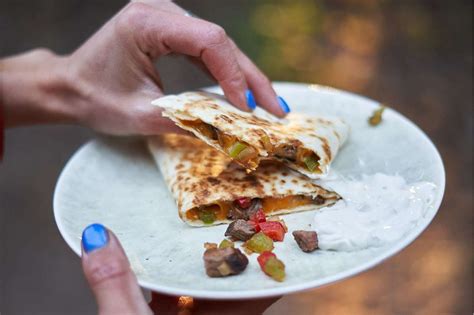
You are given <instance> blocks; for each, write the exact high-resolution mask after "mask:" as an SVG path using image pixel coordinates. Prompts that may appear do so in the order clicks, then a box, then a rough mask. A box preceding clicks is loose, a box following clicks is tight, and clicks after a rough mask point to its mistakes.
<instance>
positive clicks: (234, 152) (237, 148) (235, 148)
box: [229, 141, 247, 158]
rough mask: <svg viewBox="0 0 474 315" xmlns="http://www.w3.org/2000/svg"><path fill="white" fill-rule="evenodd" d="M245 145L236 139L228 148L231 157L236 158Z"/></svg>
mask: <svg viewBox="0 0 474 315" xmlns="http://www.w3.org/2000/svg"><path fill="white" fill-rule="evenodd" d="M245 148H247V145H245V144H243V143H242V142H239V141H236V142H235V143H234V144H233V145H232V146H231V147H230V149H229V155H230V157H231V158H236V157H237V155H239V153H240V152H242V151H243V150H245Z"/></svg>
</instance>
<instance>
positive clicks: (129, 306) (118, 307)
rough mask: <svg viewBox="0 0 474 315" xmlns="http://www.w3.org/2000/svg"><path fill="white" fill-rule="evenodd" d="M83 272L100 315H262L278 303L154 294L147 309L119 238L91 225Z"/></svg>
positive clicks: (84, 242) (86, 232)
mask: <svg viewBox="0 0 474 315" xmlns="http://www.w3.org/2000/svg"><path fill="white" fill-rule="evenodd" d="M82 268H83V270H84V274H85V276H86V279H87V282H88V283H89V286H90V288H91V290H92V292H93V294H94V296H95V298H96V301H97V305H98V309H99V314H100V315H115V314H160V315H168V314H169V315H171V314H173V315H176V314H193V315H200V314H206V315H213V314H215V315H217V314H226V315H229V314H235V315H237V314H245V315H252V314H262V313H263V312H264V311H265V310H266V309H267V308H268V307H270V305H271V304H273V303H274V302H275V301H276V300H277V298H267V299H261V300H251V301H211V300H193V299H192V298H189V297H172V296H166V295H159V294H155V293H153V299H152V301H151V303H150V304H149V305H147V303H146V302H145V299H144V298H143V295H142V293H141V291H140V287H139V286H138V284H137V279H136V277H135V275H134V274H133V272H132V270H131V269H130V264H129V262H128V259H127V257H126V256H125V253H124V251H123V249H122V246H121V245H120V243H119V241H118V239H117V237H116V236H115V235H114V234H113V233H112V232H111V231H109V230H107V229H106V228H105V227H104V226H103V225H101V224H92V225H89V226H88V227H87V228H86V229H85V230H84V232H83V234H82Z"/></svg>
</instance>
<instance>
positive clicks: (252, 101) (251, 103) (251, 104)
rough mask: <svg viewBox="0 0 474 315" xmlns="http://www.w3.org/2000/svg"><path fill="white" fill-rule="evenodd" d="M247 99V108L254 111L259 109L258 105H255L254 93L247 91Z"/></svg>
mask: <svg viewBox="0 0 474 315" xmlns="http://www.w3.org/2000/svg"><path fill="white" fill-rule="evenodd" d="M245 97H246V98H247V106H248V107H249V108H250V109H251V110H254V109H255V107H257V103H255V97H253V93H252V91H250V90H247V91H245Z"/></svg>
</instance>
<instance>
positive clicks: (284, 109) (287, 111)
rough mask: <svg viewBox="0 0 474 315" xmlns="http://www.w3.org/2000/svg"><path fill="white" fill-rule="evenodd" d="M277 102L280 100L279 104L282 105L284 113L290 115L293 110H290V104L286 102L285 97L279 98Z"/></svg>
mask: <svg viewBox="0 0 474 315" xmlns="http://www.w3.org/2000/svg"><path fill="white" fill-rule="evenodd" d="M277 100H278V104H280V107H281V109H283V111H284V112H285V113H287V114H288V113H289V112H290V111H291V110H290V106H288V103H287V102H286V101H285V99H283V97H281V96H278V97H277Z"/></svg>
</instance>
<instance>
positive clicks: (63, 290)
mask: <svg viewBox="0 0 474 315" xmlns="http://www.w3.org/2000/svg"><path fill="white" fill-rule="evenodd" d="M178 3H179V4H180V5H182V6H183V7H184V8H187V9H189V10H191V11H192V12H194V13H195V14H196V15H198V16H200V17H202V18H204V19H207V20H210V21H212V22H215V23H217V24H220V25H222V26H223V27H224V28H225V29H226V30H227V32H228V34H229V35H230V36H232V37H233V38H234V39H235V41H236V42H237V44H238V45H239V46H240V47H241V48H242V49H243V50H244V51H245V52H246V53H247V54H248V55H249V56H250V57H251V58H252V59H253V60H254V61H255V62H256V63H257V64H258V66H260V67H261V68H262V69H263V70H264V71H265V72H266V73H267V74H268V76H269V77H270V78H271V79H272V80H281V81H297V82H310V83H317V84H323V85H330V86H333V87H336V88H340V89H345V90H349V91H352V92H355V93H359V94H363V95H366V96H368V97H371V98H373V99H377V100H379V101H381V102H383V103H385V104H388V105H389V106H391V107H393V108H395V109H396V110H398V111H400V112H401V113H403V114H404V115H406V116H407V117H409V118H410V119H411V120H413V121H414V122H415V123H417V124H418V125H419V126H420V127H421V128H422V129H423V130H424V131H425V132H426V133H427V134H428V135H429V136H430V138H432V139H433V141H434V143H435V144H436V145H437V147H438V149H439V150H440V152H441V155H442V157H443V159H444V162H445V166H446V170H447V188H446V195H445V199H444V202H443V205H442V207H441V210H440V212H439V214H438V215H437V217H436V218H435V220H434V221H433V224H432V225H431V227H430V228H429V229H428V230H427V231H426V232H425V233H423V234H422V236H421V237H420V238H419V239H418V240H417V241H415V242H414V243H413V244H412V245H410V246H409V247H408V248H407V249H406V250H405V251H403V252H402V253H400V254H398V255H396V256H395V257H394V258H391V259H390V260H388V261H387V262H385V263H383V264H381V265H379V266H377V267H376V268H374V269H372V270H370V271H368V272H365V273H363V274H361V275H358V276H356V277H353V278H351V279H349V280H346V281H343V282H340V283H337V284H334V285H330V286H327V287H324V288H320V289H316V290H312V291H309V292H305V293H301V294H295V295H291V296H286V297H283V298H282V299H281V300H280V301H279V302H278V303H277V304H276V305H274V306H273V307H271V308H270V309H269V310H268V311H267V313H266V314H297V315H298V314H430V315H431V314H472V311H473V310H474V308H473V304H472V266H473V264H472V262H473V255H472V218H473V216H472V1H446V0H444V1H443V0H438V1H427V0H426V1H421V0H419V1H408V0H405V1H397V0H391V1H389V0H381V1H375V0H366V1H358V0H333V1H309V0H293V1H291V0H281V1H235V0H234V1H230V0H229V1H222V0H199V1H191V0H187V1H185V0H182V1H178ZM125 4H126V1H113V0H107V1H99V0H98V1H86V0H37V1H32V0H31V1H26V0H2V1H1V2H0V39H1V41H0V56H7V55H11V54H15V53H19V52H22V51H25V50H27V49H31V48H34V47H39V46H43V47H49V48H51V49H53V50H55V51H56V52H58V53H63V54H65V53H69V52H71V51H73V50H74V49H75V48H76V47H77V46H78V45H80V44H81V43H82V42H83V41H84V40H86V39H87V38H88V37H89V36H90V35H91V34H92V33H93V32H94V31H95V30H96V29H97V28H98V27H100V25H101V24H103V23H104V22H105V21H106V20H107V19H108V18H110V16H111V15H113V14H114V12H116V11H117V10H119V8H121V7H122V6H123V5H125ZM158 67H159V69H160V71H161V76H162V78H163V81H164V84H165V89H166V91H167V92H177V91H182V90H189V89H193V88H197V87H201V86H205V85H210V84H212V81H210V80H209V79H208V78H207V77H206V76H205V75H203V74H201V73H200V72H199V70H197V69H195V68H193V67H192V66H191V65H188V64H186V63H185V62H184V60H183V59H181V58H176V57H167V58H163V60H160V62H159V63H158ZM290 105H291V104H290ZM93 136H94V134H93V133H92V132H91V131H89V130H87V129H84V128H81V127H76V126H48V127H28V128H17V129H13V130H8V131H7V134H6V156H5V160H4V162H3V163H2V164H0V264H1V265H0V313H1V314H91V313H94V311H95V305H94V301H93V300H92V296H91V295H90V293H89V291H88V288H87V287H86V285H85V281H84V279H83V278H82V274H81V271H80V261H79V259H78V258H77V257H76V256H75V255H74V254H73V253H72V251H71V250H69V248H67V246H66V244H65V243H64V242H63V240H62V239H61V236H60V235H59V232H58V231H57V229H56V227H55V223H54V219H53V216H52V206H51V205H52V195H53V190H54V185H55V182H56V179H57V177H58V175H59V172H60V171H61V169H62V167H63V166H64V164H65V163H66V161H67V160H68V158H69V157H70V156H71V154H72V153H73V152H74V151H75V150H76V149H77V148H78V147H79V146H80V145H81V144H82V143H84V142H85V141H87V140H88V139H90V138H91V137H93Z"/></svg>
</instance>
